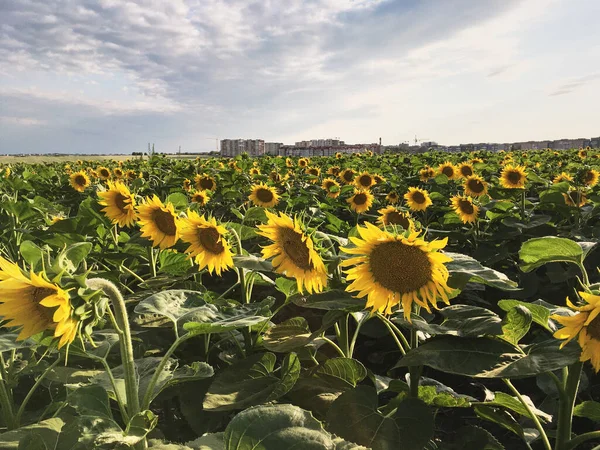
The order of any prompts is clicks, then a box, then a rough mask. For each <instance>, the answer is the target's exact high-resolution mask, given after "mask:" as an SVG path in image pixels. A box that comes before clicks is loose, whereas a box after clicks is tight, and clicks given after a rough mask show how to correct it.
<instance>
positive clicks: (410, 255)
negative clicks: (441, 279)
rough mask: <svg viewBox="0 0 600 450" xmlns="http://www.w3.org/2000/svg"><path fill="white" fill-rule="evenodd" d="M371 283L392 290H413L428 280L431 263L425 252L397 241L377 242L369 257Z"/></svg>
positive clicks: (403, 291)
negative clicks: (373, 282) (372, 281)
mask: <svg viewBox="0 0 600 450" xmlns="http://www.w3.org/2000/svg"><path fill="white" fill-rule="evenodd" d="M369 266H370V269H371V274H372V275H373V279H374V280H375V282H377V283H379V284H381V285H382V286H383V287H384V288H386V289H389V290H390V291H393V292H399V293H400V294H405V293H407V292H413V291H417V290H419V289H420V288H422V287H423V286H425V285H426V284H427V283H429V282H430V281H431V262H430V261H429V258H428V257H427V253H425V252H424V251H423V250H421V249H419V248H418V247H413V246H410V245H406V244H404V243H402V242H400V241H391V242H384V243H382V244H379V245H377V246H376V247H375V248H374V249H373V251H372V252H371V255H370V256H369Z"/></svg>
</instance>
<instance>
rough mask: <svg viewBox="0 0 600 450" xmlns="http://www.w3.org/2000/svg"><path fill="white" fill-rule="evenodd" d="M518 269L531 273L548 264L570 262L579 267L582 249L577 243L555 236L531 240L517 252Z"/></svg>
mask: <svg viewBox="0 0 600 450" xmlns="http://www.w3.org/2000/svg"><path fill="white" fill-rule="evenodd" d="M519 258H520V260H521V263H520V268H521V270H522V271H523V272H531V271H532V270H534V269H537V268H538V267H540V266H543V265H544V264H548V263H550V262H559V261H562V262H570V263H573V264H577V265H580V264H582V261H583V249H582V248H581V246H580V245H579V244H577V242H575V241H572V240H570V239H565V238H559V237H555V236H546V237H540V238H533V239H530V240H528V241H527V242H525V243H524V244H523V245H522V246H521V250H519Z"/></svg>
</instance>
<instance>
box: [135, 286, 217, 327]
mask: <svg viewBox="0 0 600 450" xmlns="http://www.w3.org/2000/svg"><path fill="white" fill-rule="evenodd" d="M204 305H206V301H205V300H204V293H203V292H197V291H187V290H168V291H163V292H158V293H156V294H154V295H151V296H150V297H147V298H145V299H144V300H142V301H141V302H139V303H138V304H137V306H136V307H135V309H134V312H135V313H136V314H148V315H156V316H159V317H166V318H167V319H169V320H170V321H171V322H173V323H174V324H176V323H177V321H178V320H179V318H180V317H182V316H183V315H185V314H187V313H189V312H190V311H193V310H194V309H195V308H197V307H201V306H204Z"/></svg>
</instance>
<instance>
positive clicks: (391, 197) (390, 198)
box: [385, 191, 400, 205]
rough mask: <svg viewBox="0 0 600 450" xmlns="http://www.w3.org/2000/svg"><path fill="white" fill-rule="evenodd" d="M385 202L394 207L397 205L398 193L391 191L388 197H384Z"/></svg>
mask: <svg viewBox="0 0 600 450" xmlns="http://www.w3.org/2000/svg"><path fill="white" fill-rule="evenodd" d="M385 200H386V201H387V202H388V203H389V204H391V205H395V204H396V203H398V202H399V201H400V196H399V195H398V193H397V192H396V191H392V192H390V193H389V194H388V195H386V196H385Z"/></svg>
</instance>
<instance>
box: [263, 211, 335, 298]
mask: <svg viewBox="0 0 600 450" xmlns="http://www.w3.org/2000/svg"><path fill="white" fill-rule="evenodd" d="M266 214H267V218H268V219H269V221H268V222H267V223H266V224H264V225H259V226H258V229H259V230H260V231H259V232H258V234H259V235H261V236H264V237H266V238H267V239H270V240H271V241H273V244H271V245H267V246H266V247H263V249H262V254H263V257H265V258H273V267H274V268H275V271H276V272H277V273H280V274H283V275H286V276H288V277H292V278H295V279H296V283H297V285H298V291H300V293H302V292H303V290H304V288H306V290H307V291H308V293H309V294H311V293H313V292H321V291H323V288H324V287H325V285H326V284H327V269H326V268H325V264H323V260H322V259H321V257H320V256H319V254H318V253H317V251H316V250H315V248H314V245H313V241H312V239H311V238H310V236H307V235H306V234H305V233H304V232H303V231H302V227H301V224H300V221H299V220H298V219H297V218H296V219H292V218H291V217H289V216H287V215H285V214H284V213H279V215H277V214H273V213H271V212H269V211H266Z"/></svg>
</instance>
